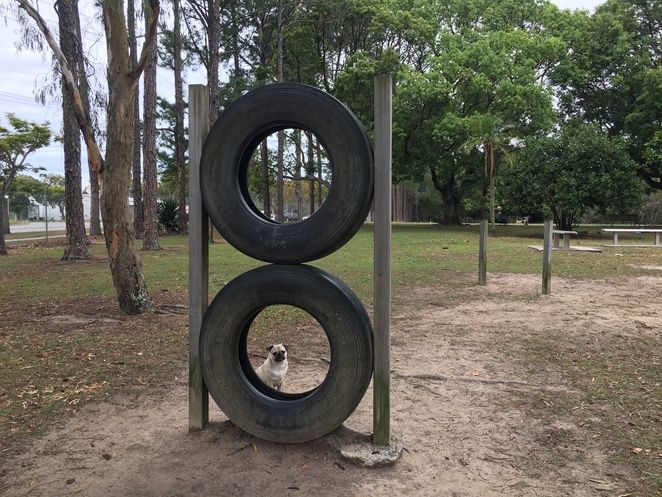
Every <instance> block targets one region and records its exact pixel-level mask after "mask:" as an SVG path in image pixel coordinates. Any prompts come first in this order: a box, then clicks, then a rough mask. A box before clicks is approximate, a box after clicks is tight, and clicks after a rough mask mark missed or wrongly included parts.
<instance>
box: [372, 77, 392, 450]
mask: <svg viewBox="0 0 662 497" xmlns="http://www.w3.org/2000/svg"><path fill="white" fill-rule="evenodd" d="M374 85H375V200H374V206H375V235H374V236H375V239H374V252H375V253H374V255H375V261H374V264H375V266H374V271H375V275H374V285H375V290H374V299H375V306H374V309H375V310H374V313H375V314H374V325H375V341H374V371H375V372H374V381H373V434H372V441H373V444H374V445H376V446H382V447H387V446H389V445H390V444H391V397H390V385H391V377H390V333H391V330H390V328H391V117H392V114H391V113H392V107H391V104H392V96H393V95H392V83H391V76H390V75H379V76H376V77H375V83H374Z"/></svg>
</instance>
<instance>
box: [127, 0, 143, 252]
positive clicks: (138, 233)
mask: <svg viewBox="0 0 662 497" xmlns="http://www.w3.org/2000/svg"><path fill="white" fill-rule="evenodd" d="M127 29H128V33H129V51H130V57H131V68H132V69H135V67H136V66H137V65H138V43H137V39H136V8H135V0H128V4H127ZM134 94H135V97H134V103H133V106H134V110H133V112H134V118H133V143H132V146H133V161H132V167H131V170H132V187H131V196H132V197H133V233H134V236H135V237H136V238H137V239H139V240H140V239H142V238H143V236H144V229H145V228H144V224H145V216H144V210H143V186H142V161H141V160H140V153H141V151H142V150H141V130H140V87H139V85H136V88H135V89H134Z"/></svg>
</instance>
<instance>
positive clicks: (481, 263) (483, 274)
mask: <svg viewBox="0 0 662 497" xmlns="http://www.w3.org/2000/svg"><path fill="white" fill-rule="evenodd" d="M478 284H479V285H486V284H487V219H481V220H480V243H479V247H478Z"/></svg>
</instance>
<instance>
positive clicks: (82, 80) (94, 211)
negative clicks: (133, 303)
mask: <svg viewBox="0 0 662 497" xmlns="http://www.w3.org/2000/svg"><path fill="white" fill-rule="evenodd" d="M74 9H75V16H74V21H75V22H76V37H77V43H78V45H77V46H78V50H77V53H76V67H77V71H78V87H79V89H80V96H81V103H82V104H83V110H84V111H85V115H86V116H87V119H88V121H90V122H91V120H92V119H91V117H90V114H91V107H90V84H89V82H88V81H87V70H86V66H85V57H84V56H83V37H82V35H81V29H80V15H79V14H78V3H77V2H74ZM72 111H73V112H74V117H75V110H74V108H73V105H72ZM87 169H88V172H89V175H90V236H102V232H101V211H100V207H99V202H100V200H99V173H98V172H97V168H96V167H95V165H94V161H93V160H92V159H91V158H90V156H89V155H88V159H87ZM84 215H85V212H84V211H83V217H85V216H84ZM87 242H88V243H89V239H87Z"/></svg>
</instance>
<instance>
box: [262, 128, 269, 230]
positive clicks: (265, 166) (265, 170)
mask: <svg viewBox="0 0 662 497" xmlns="http://www.w3.org/2000/svg"><path fill="white" fill-rule="evenodd" d="M260 162H261V164H262V166H261V168H262V204H263V206H262V209H263V210H264V215H265V216H267V217H268V218H271V192H270V190H269V149H268V148H267V140H266V138H265V139H264V140H262V143H260Z"/></svg>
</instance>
